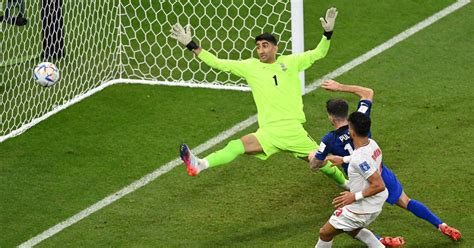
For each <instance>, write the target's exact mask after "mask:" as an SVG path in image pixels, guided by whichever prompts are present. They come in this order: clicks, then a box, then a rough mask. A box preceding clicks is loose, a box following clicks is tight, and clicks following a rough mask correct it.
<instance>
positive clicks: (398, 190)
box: [382, 165, 403, 205]
mask: <svg viewBox="0 0 474 248" xmlns="http://www.w3.org/2000/svg"><path fill="white" fill-rule="evenodd" d="M382 179H383V182H384V183H385V187H386V188H387V190H388V198H387V200H386V202H388V203H390V204H392V205H393V204H395V203H397V201H398V199H400V196H401V195H402V192H403V186H402V184H401V183H400V182H399V181H398V179H397V176H395V174H393V172H392V171H391V170H390V169H389V168H387V167H386V166H385V165H382Z"/></svg>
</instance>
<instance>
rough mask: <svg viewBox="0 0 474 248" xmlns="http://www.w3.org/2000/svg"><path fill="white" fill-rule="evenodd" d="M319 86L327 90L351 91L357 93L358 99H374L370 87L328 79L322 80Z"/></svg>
mask: <svg viewBox="0 0 474 248" xmlns="http://www.w3.org/2000/svg"><path fill="white" fill-rule="evenodd" d="M321 87H322V88H323V89H326V90H329V91H342V92H349V93H353V94H356V95H358V96H359V97H360V100H369V101H372V100H373V99H374V91H373V90H372V89H371V88H366V87H362V86H358V85H346V84H341V83H339V82H337V81H334V80H331V79H329V80H326V81H324V82H323V84H322V85H321Z"/></svg>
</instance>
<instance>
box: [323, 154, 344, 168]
mask: <svg viewBox="0 0 474 248" xmlns="http://www.w3.org/2000/svg"><path fill="white" fill-rule="evenodd" d="M328 161H331V163H332V165H331V166H336V165H341V164H343V163H344V159H343V158H342V157H341V156H335V155H328V156H326V158H325V159H324V162H323V164H326V163H327V162H328Z"/></svg>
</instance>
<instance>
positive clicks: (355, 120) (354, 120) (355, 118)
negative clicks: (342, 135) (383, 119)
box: [349, 112, 370, 137]
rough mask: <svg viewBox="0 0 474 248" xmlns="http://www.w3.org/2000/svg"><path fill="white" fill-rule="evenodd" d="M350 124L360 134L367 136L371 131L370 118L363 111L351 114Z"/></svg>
mask: <svg viewBox="0 0 474 248" xmlns="http://www.w3.org/2000/svg"><path fill="white" fill-rule="evenodd" d="M349 125H350V126H351V127H352V130H354V131H355V132H356V134H357V135H358V136H361V137H367V136H369V132H370V118H369V117H368V116H367V115H365V114H362V113H361V112H354V113H352V114H351V115H349Z"/></svg>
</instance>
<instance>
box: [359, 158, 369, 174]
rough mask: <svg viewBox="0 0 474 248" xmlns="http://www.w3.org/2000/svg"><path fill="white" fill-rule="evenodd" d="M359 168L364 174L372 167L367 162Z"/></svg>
mask: <svg viewBox="0 0 474 248" xmlns="http://www.w3.org/2000/svg"><path fill="white" fill-rule="evenodd" d="M359 167H360V169H361V170H362V171H363V172H367V171H368V170H370V165H369V164H367V162H365V161H364V162H363V163H362V164H360V165H359Z"/></svg>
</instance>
